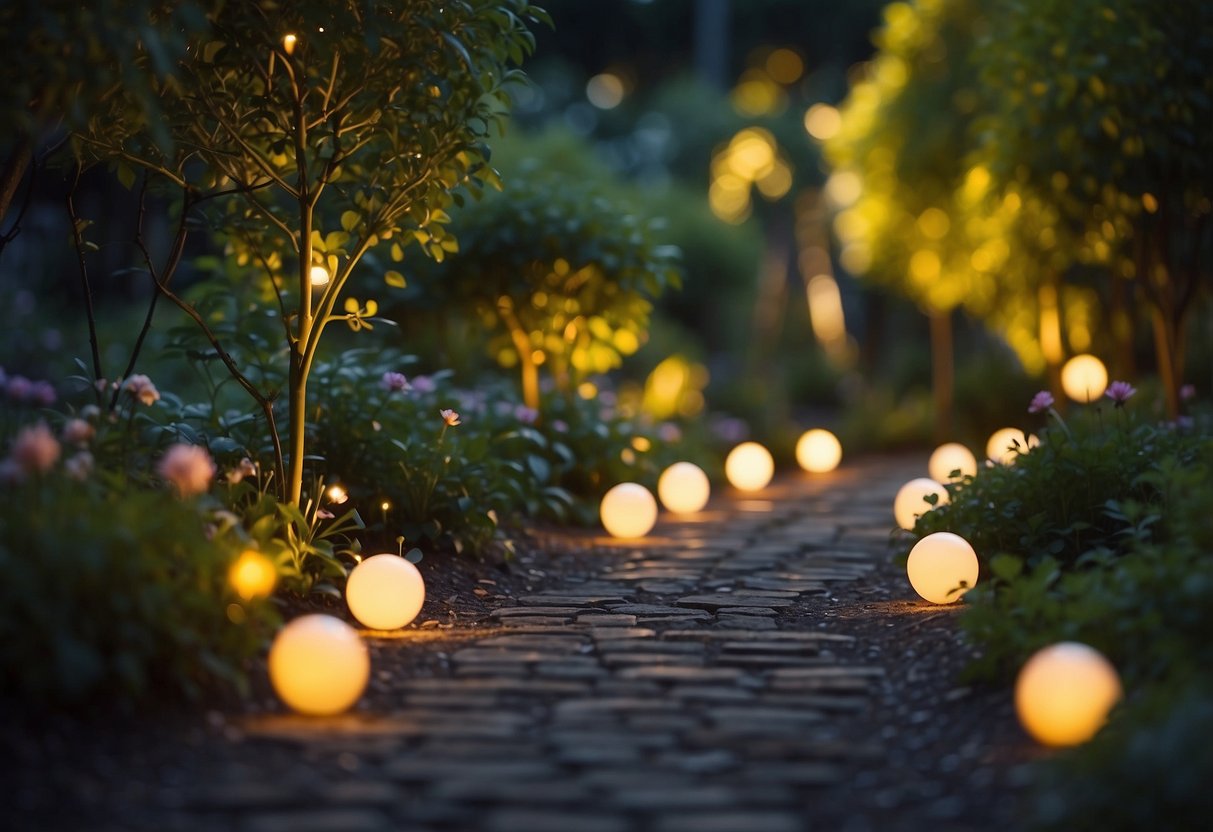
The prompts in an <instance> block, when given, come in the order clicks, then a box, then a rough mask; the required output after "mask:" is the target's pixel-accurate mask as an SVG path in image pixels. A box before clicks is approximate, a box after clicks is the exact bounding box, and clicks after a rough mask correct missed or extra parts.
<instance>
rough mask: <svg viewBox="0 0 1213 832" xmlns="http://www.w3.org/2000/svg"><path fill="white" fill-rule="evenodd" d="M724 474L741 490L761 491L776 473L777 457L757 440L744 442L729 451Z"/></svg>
mask: <svg viewBox="0 0 1213 832" xmlns="http://www.w3.org/2000/svg"><path fill="white" fill-rule="evenodd" d="M724 475H725V476H726V477H727V478H728V480H729V482H730V483H731V484H732V486H733V487H734V488H736V489H738V490H739V491H761V490H762V489H764V488H766V487H767V485H768V484H769V483H770V482H771V477H773V476H774V475H775V459H774V458H773V457H772V456H771V452H770V451H768V450H767V449H766V448H764V447H762V446H761V445H759V444H758V443H757V442H742V443H741V444H740V445H738V446H737V447H736V448H734V449H733V450H731V451H729V455H728V457H727V458H726V459H725V461H724Z"/></svg>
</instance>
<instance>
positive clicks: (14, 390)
mask: <svg viewBox="0 0 1213 832" xmlns="http://www.w3.org/2000/svg"><path fill="white" fill-rule="evenodd" d="M4 392H5V393H6V394H8V397H9V398H10V399H12V400H13V401H15V402H27V401H29V397H30V394H31V393H33V392H34V383H33V382H32V381H30V380H29V379H28V378H26V377H25V376H9V377H8V381H6V382H5V384H4Z"/></svg>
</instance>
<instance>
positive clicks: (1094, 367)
mask: <svg viewBox="0 0 1213 832" xmlns="http://www.w3.org/2000/svg"><path fill="white" fill-rule="evenodd" d="M1107 388H1108V368H1107V367H1105V366H1104V364H1103V362H1102V361H1100V360H1099V359H1098V358H1096V357H1095V356H1093V355H1089V354H1083V355H1076V356H1074V357H1073V358H1071V359H1070V360H1069V361H1067V362H1066V363H1065V364H1064V365H1063V366H1062V368H1061V389H1062V390H1064V391H1065V393H1066V395H1067V396H1069V397H1070V398H1071V399H1073V400H1074V401H1076V402H1082V403H1084V404H1086V403H1087V402H1093V401H1095V400H1096V399H1098V398H1099V397H1100V396H1102V395H1103V394H1104V390H1106V389H1107Z"/></svg>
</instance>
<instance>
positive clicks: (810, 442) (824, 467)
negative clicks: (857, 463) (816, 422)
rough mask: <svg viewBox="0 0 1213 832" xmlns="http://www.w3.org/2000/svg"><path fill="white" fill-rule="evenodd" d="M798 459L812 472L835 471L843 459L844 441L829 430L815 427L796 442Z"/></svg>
mask: <svg viewBox="0 0 1213 832" xmlns="http://www.w3.org/2000/svg"><path fill="white" fill-rule="evenodd" d="M796 461H797V462H798V463H800V467H801V468H803V469H804V470H806V471H808V472H810V473H812V474H825V473H827V472H829V471H833V470H834V469H835V468H837V467H838V463H839V462H841V461H842V443H841V442H839V441H838V437H837V436H835V435H834V434H832V433H830V432H829V431H828V430H824V429H822V428H813V429H812V430H810V431H806V432H805V433H804V435H803V436H801V437H800V440H799V441H798V442H797V443H796Z"/></svg>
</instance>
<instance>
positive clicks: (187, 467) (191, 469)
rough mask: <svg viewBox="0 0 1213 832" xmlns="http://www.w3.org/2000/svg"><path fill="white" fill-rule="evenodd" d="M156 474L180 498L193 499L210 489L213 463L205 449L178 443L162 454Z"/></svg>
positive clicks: (213, 470)
mask: <svg viewBox="0 0 1213 832" xmlns="http://www.w3.org/2000/svg"><path fill="white" fill-rule="evenodd" d="M132 378H133V376H132ZM156 473H157V474H159V475H160V476H161V477H163V478H164V479H165V480H166V481H167V482H169V483H170V484H171V485H172V486H173V488H175V489H176V490H177V494H178V495H180V496H181V497H193V496H194V495H196V494H205V493H206V491H207V489H209V488H210V487H211V480H212V479H214V477H215V462H214V460H212V459H211V455H210V454H209V453H207V450H206V448H203V447H201V446H199V445H187V444H184V443H178V444H176V445H172V446H171V447H170V448H169V449H168V450H167V451H165V452H164V456H163V457H161V458H160V462H159V464H158V465H157V466H156Z"/></svg>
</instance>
